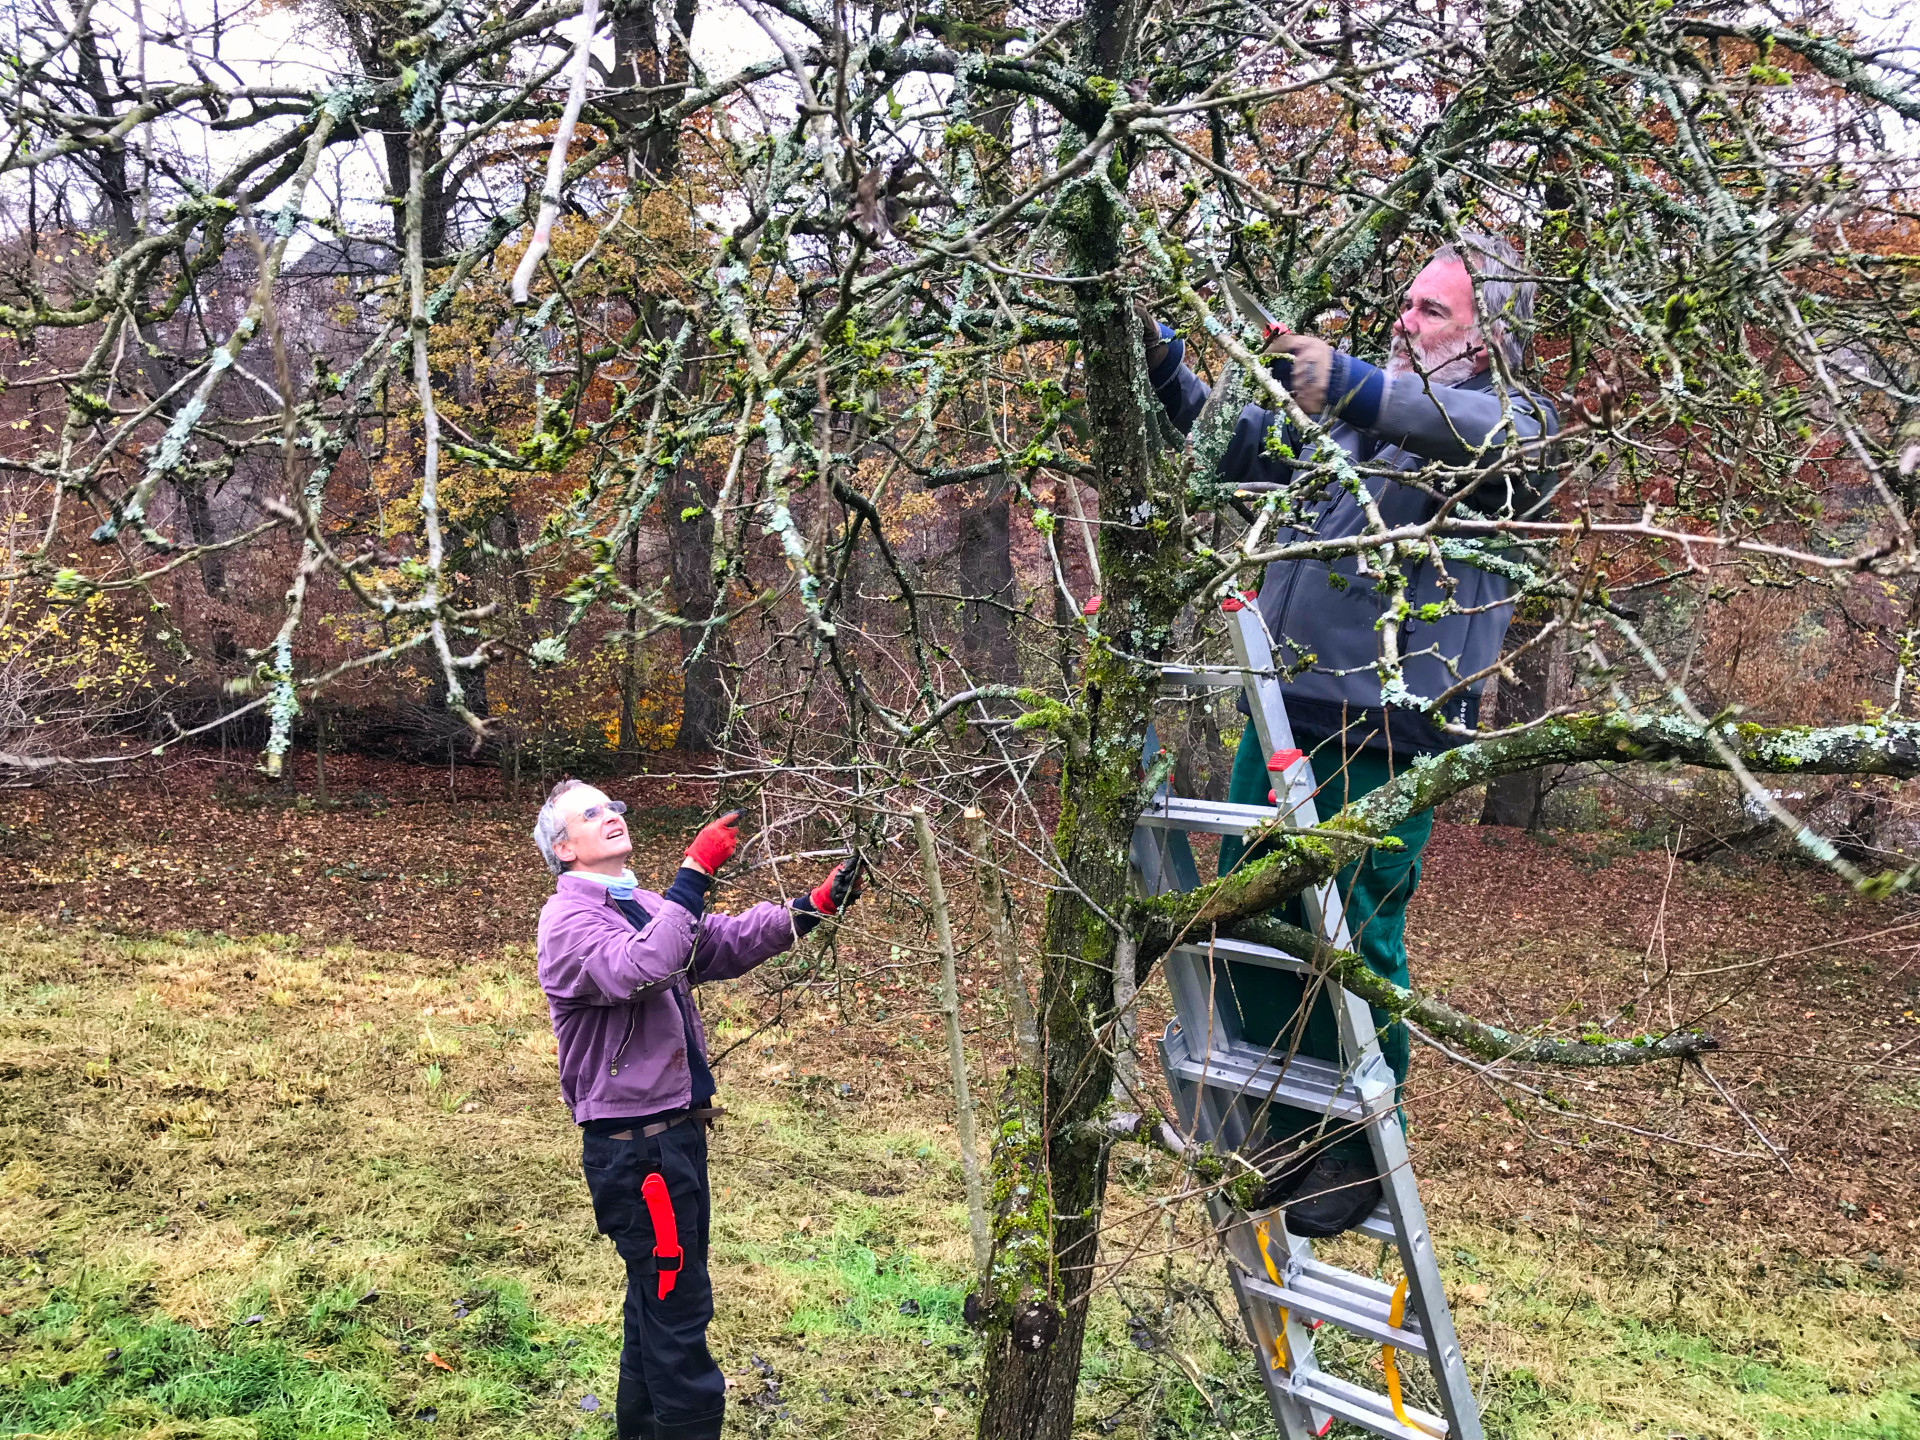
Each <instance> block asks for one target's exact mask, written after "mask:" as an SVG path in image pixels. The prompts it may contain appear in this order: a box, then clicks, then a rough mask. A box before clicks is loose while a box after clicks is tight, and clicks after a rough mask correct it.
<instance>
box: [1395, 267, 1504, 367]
mask: <svg viewBox="0 0 1920 1440" xmlns="http://www.w3.org/2000/svg"><path fill="white" fill-rule="evenodd" d="M1387 368H1388V369H1390V370H1401V371H1406V370H1413V369H1416V368H1417V369H1418V370H1420V372H1421V373H1423V374H1425V375H1427V376H1429V377H1431V378H1433V379H1438V380H1443V381H1444V380H1447V379H1455V378H1457V379H1462V380H1464V379H1465V378H1467V376H1469V375H1477V374H1479V373H1480V372H1481V371H1482V370H1484V369H1486V368H1487V348H1486V345H1485V344H1484V343H1483V342H1482V340H1481V338H1480V325H1479V322H1478V321H1477V320H1476V319H1475V317H1474V313H1473V281H1472V280H1471V279H1470V278H1469V277H1468V275H1467V267H1466V266H1465V265H1462V264H1461V263H1460V262H1459V261H1458V260H1435V261H1432V262H1431V263H1430V264H1428V266H1427V268H1426V269H1424V270H1422V271H1421V272H1420V273H1419V274H1418V275H1416V276H1415V277H1414V280H1413V285H1412V287H1411V288H1410V289H1409V290H1408V291H1407V305H1406V308H1405V309H1404V310H1402V311H1401V312H1400V318H1399V319H1398V320H1397V321H1395V322H1394V326H1393V350H1392V353H1391V354H1390V355H1389V357H1388V359H1387ZM1443 369H1444V370H1445V372H1446V373H1445V374H1444V375H1442V374H1441V373H1439V372H1441V371H1442V370H1443Z"/></svg>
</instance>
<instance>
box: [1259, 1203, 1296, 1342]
mask: <svg viewBox="0 0 1920 1440" xmlns="http://www.w3.org/2000/svg"><path fill="white" fill-rule="evenodd" d="M1253 1233H1254V1235H1255V1237H1256V1238H1257V1239H1258V1240H1259V1242H1260V1258H1261V1259H1262V1260H1263V1261H1265V1262H1266V1266H1267V1278H1268V1279H1270V1280H1272V1281H1273V1288H1274V1289H1276V1290H1284V1289H1286V1288H1287V1287H1286V1283H1285V1282H1284V1281H1282V1280H1281V1278H1280V1271H1279V1269H1278V1268H1277V1267H1276V1266H1275V1265H1274V1263H1273V1256H1272V1255H1271V1254H1269V1253H1268V1251H1267V1222H1266V1221H1264V1220H1262V1221H1261V1222H1260V1223H1259V1224H1258V1225H1256V1226H1255V1227H1254V1232H1253ZM1279 1309H1280V1329H1279V1330H1278V1332H1276V1333H1275V1335H1274V1337H1273V1368H1274V1369H1276V1370H1278V1371H1279V1372H1280V1373H1281V1374H1282V1375H1290V1374H1292V1373H1293V1361H1292V1358H1291V1357H1290V1356H1289V1355H1288V1354H1287V1309H1286V1306H1284V1305H1282V1306H1280V1307H1279Z"/></svg>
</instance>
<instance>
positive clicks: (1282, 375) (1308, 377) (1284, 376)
mask: <svg viewBox="0 0 1920 1440" xmlns="http://www.w3.org/2000/svg"><path fill="white" fill-rule="evenodd" d="M1267 354H1269V355H1273V356H1276V357H1277V356H1285V357H1286V358H1287V360H1288V361H1290V362H1291V363H1288V364H1282V365H1279V366H1277V367H1276V368H1275V370H1274V372H1273V373H1274V375H1275V377H1276V378H1278V380H1279V381H1280V383H1281V384H1282V385H1284V386H1286V387H1287V389H1288V390H1289V391H1291V392H1292V394H1293V398H1294V399H1295V400H1297V401H1299V402H1300V408H1301V409H1302V410H1304V411H1306V412H1307V414H1309V415H1318V414H1319V413H1320V412H1321V411H1322V410H1324V409H1326V408H1327V381H1328V380H1329V379H1330V378H1331V376H1332V373H1333V347H1332V346H1331V345H1329V344H1328V343H1327V342H1326V341H1324V340H1322V339H1321V338H1320V337H1319V336H1317V335H1276V336H1274V337H1273V339H1272V340H1271V341H1270V342H1268V345H1267Z"/></svg>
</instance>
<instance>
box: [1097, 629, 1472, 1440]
mask: <svg viewBox="0 0 1920 1440" xmlns="http://www.w3.org/2000/svg"><path fill="white" fill-rule="evenodd" d="M1222 608H1223V609H1225V610H1226V611H1227V612H1228V621H1229V623H1228V630H1229V633H1230V634H1231V636H1232V638H1233V646H1234V660H1235V665H1234V668H1233V669H1232V670H1211V671H1210V670H1195V669H1188V668H1184V667H1175V666H1170V667H1167V668H1166V669H1165V670H1164V671H1163V674H1162V693H1163V694H1165V695H1184V696H1193V695H1195V694H1203V693H1205V692H1207V691H1209V690H1214V689H1227V688H1233V689H1240V690H1241V691H1242V693H1243V694H1244V695H1245V696H1246V700H1247V708H1248V709H1249V710H1250V711H1251V712H1252V718H1253V723H1254V724H1255V725H1256V726H1257V727H1258V734H1259V738H1260V744H1261V747H1262V749H1263V751H1264V753H1266V754H1267V755H1269V756H1271V757H1273V759H1272V760H1270V761H1269V762H1268V767H1269V773H1270V774H1271V775H1272V779H1273V784H1274V791H1273V793H1274V794H1275V795H1277V796H1278V797H1280V800H1281V804H1280V805H1270V806H1269V805H1233V804H1225V803H1215V802H1209V801H1202V800H1191V799H1184V798H1181V797H1178V796H1175V795H1173V794H1172V793H1170V792H1171V787H1170V786H1168V785H1162V786H1161V787H1160V790H1159V793H1158V794H1157V795H1156V796H1155V798H1154V801H1153V804H1152V805H1151V806H1150V807H1149V808H1148V809H1147V811H1146V812H1145V813H1144V814H1143V815H1142V816H1141V818H1140V823H1139V826H1138V827H1137V828H1136V830H1135V831H1134V837H1133V847H1132V867H1133V875H1134V883H1135V884H1136V885H1137V886H1139V887H1140V889H1141V891H1142V892H1143V893H1145V894H1149V895H1153V894H1163V893H1165V892H1167V891H1169V890H1190V889H1193V888H1195V887H1196V886H1198V885H1199V883H1200V877H1199V874H1198V872H1197V870H1196V867H1195V865H1194V859H1193V852H1192V849H1191V847H1190V845H1189V843H1188V840H1187V836H1188V835H1189V834H1190V833H1194V832H1204V833H1212V834H1217V835H1239V836H1245V835H1247V834H1248V833H1249V832H1251V831H1252V830H1254V829H1256V828H1257V827H1259V826H1262V825H1266V824H1269V823H1271V822H1272V821H1273V820H1274V819H1275V818H1276V817H1277V816H1279V815H1280V814H1281V813H1283V808H1284V812H1285V813H1286V814H1287V816H1288V817H1289V818H1288V822H1287V823H1288V824H1289V825H1290V826H1294V827H1299V828H1306V827H1308V826H1311V825H1314V824H1316V823H1318V814H1317V811H1316V809H1315V806H1314V777H1313V770H1312V767H1311V766H1310V765H1308V764H1307V763H1305V760H1304V757H1302V756H1301V754H1300V751H1299V750H1298V749H1296V748H1295V746H1294V740H1293V731H1292V727H1291V726H1290V725H1289V723H1288V721H1287V712H1286V705H1285V703H1284V701H1283V700H1282V698H1281V689H1280V683H1279V680H1278V678H1277V676H1276V672H1275V669H1274V661H1273V647H1272V643H1271V640H1270V639H1269V637H1268V635H1267V631H1266V626H1265V625H1264V623H1262V621H1261V619H1260V614H1259V610H1258V608H1257V607H1256V606H1254V605H1252V604H1250V603H1246V602H1243V601H1240V600H1238V599H1230V600H1228V601H1226V602H1225V604H1224V605H1223V607H1222ZM1157 748H1158V741H1157V739H1156V738H1155V737H1154V736H1153V735H1152V734H1151V733H1149V736H1148V741H1147V754H1146V757H1145V758H1146V759H1147V761H1148V762H1149V763H1150V762H1151V760H1152V757H1153V754H1154V752H1155V751H1156V750H1157ZM1276 765H1277V766H1278V772H1277V773H1275V767H1276ZM1302 898H1303V900H1304V901H1305V904H1306V911H1307V915H1308V918H1309V920H1310V922H1311V924H1312V926H1313V928H1314V929H1315V931H1316V932H1317V933H1318V934H1320V935H1322V936H1324V937H1326V939H1327V940H1328V941H1329V942H1330V943H1332V944H1333V945H1335V946H1337V947H1339V948H1341V949H1350V948H1352V942H1351V937H1350V936H1349V934H1348V930H1347V923H1346V918H1345V916H1344V915H1343V913H1342V910H1341V902H1340V895H1339V892H1338V890H1337V889H1336V888H1335V886H1334V884H1333V883H1332V882H1331V881H1329V882H1328V883H1326V884H1324V885H1322V886H1319V887H1318V888H1316V889H1314V890H1310V891H1308V892H1307V893H1306V894H1305V895H1304V896H1303V897H1302ZM1229 960H1231V961H1236V962H1240V963H1243V964H1252V965H1259V966H1264V967H1268V968H1271V969H1275V970H1285V971H1291V972H1294V973H1296V974H1300V975H1303V976H1306V977H1309V978H1310V979H1311V978H1313V977H1315V976H1316V974H1317V972H1316V971H1315V970H1314V967H1313V966H1312V965H1310V964H1307V963H1305V962H1303V961H1301V960H1298V959H1296V958H1295V957H1293V956H1291V955H1288V954H1286V953H1284V952H1282V951H1279V950H1275V949H1272V948H1270V947H1268V946H1264V945H1256V944H1252V943H1249V942H1247V941H1241V940H1230V939H1214V940H1212V941H1211V942H1209V941H1207V940H1204V939H1203V940H1201V941H1198V942H1195V943H1189V944H1183V945H1179V946H1176V947H1175V948H1174V949H1173V950H1171V951H1170V952H1169V953H1168V955H1167V957H1166V960H1165V962H1164V963H1165V970H1166V976H1167V982H1168V986H1169V988H1170V990H1171V991H1172V995H1173V1004H1174V1011H1175V1014H1176V1015H1177V1016H1178V1018H1177V1019H1176V1020H1174V1021H1173V1022H1171V1023H1170V1024H1169V1025H1168V1026H1167V1028H1166V1031H1165V1033H1164V1034H1163V1035H1162V1036H1161V1039H1160V1059H1161V1064H1162V1068H1163V1069H1164V1070H1165V1072H1166V1077H1167V1084H1168V1087H1169V1089H1170V1090H1171V1091H1172V1094H1173V1101H1174V1109H1175V1112H1176V1114H1177V1116H1178V1117H1179V1120H1180V1122H1181V1126H1182V1130H1183V1133H1184V1134H1185V1136H1186V1137H1187V1138H1189V1139H1190V1140H1192V1141H1195V1142H1198V1143H1209V1144H1211V1145H1212V1146H1213V1147H1214V1148H1215V1149H1216V1150H1219V1151H1222V1152H1231V1151H1234V1150H1238V1149H1240V1148H1241V1147H1242V1146H1244V1145H1246V1144H1247V1142H1248V1140H1249V1139H1250V1138H1256V1137H1258V1136H1259V1135H1261V1134H1263V1133H1264V1111H1265V1109H1266V1107H1268V1106H1270V1105H1275V1104H1278V1105H1285V1106H1288V1107H1291V1108H1293V1109H1298V1110H1304V1111H1310V1112H1314V1113H1316V1114H1320V1115H1324V1116H1326V1117H1327V1121H1326V1124H1327V1125H1328V1126H1330V1127H1339V1128H1347V1127H1362V1128H1364V1130H1365V1133H1366V1135H1367V1137H1368V1139H1369V1141H1370V1142H1371V1144H1372V1147H1373V1155H1374V1160H1375V1163H1376V1164H1377V1166H1378V1169H1379V1173H1380V1175H1381V1176H1382V1181H1381V1189H1382V1192H1383V1195H1382V1200H1381V1203H1380V1205H1379V1206H1378V1207H1377V1208H1376V1209H1375V1210H1374V1212H1373V1214H1372V1215H1371V1216H1369V1217H1368V1218H1367V1220H1366V1221H1365V1222H1364V1223H1363V1224H1362V1225H1361V1226H1360V1227H1359V1230H1360V1233H1361V1234H1364V1235H1367V1236H1369V1237H1371V1238H1373V1239H1375V1240H1378V1241H1381V1242H1382V1243H1384V1244H1388V1245H1391V1246H1393V1247H1394V1248H1395V1249H1396V1250H1398V1252H1399V1254H1400V1260H1401V1265H1402V1268H1403V1270H1404V1272H1405V1274H1404V1278H1403V1279H1401V1280H1400V1281H1399V1283H1398V1284H1396V1285H1388V1284H1385V1283H1383V1282H1381V1281H1379V1280H1376V1279H1374V1278H1372V1277H1371V1276H1366V1275H1360V1274H1356V1273H1354V1272H1352V1271H1347V1270H1341V1269H1338V1268H1336V1267H1334V1266H1331V1265H1327V1264H1324V1263H1322V1262H1321V1261H1319V1260H1316V1259H1315V1258H1314V1255H1313V1247H1312V1245H1311V1243H1310V1242H1309V1241H1308V1240H1307V1239H1305V1238H1303V1237H1301V1236H1296V1235H1293V1234H1290V1233H1289V1232H1288V1231H1287V1229H1286V1225H1285V1212H1284V1209H1280V1210H1273V1211H1268V1212H1265V1213H1262V1214H1255V1215H1248V1214H1246V1213H1245V1212H1243V1211H1240V1210H1238V1209H1237V1208H1236V1207H1234V1206H1233V1204H1232V1203H1231V1202H1230V1201H1228V1200H1227V1199H1226V1198H1225V1197H1224V1196H1220V1195H1215V1196H1214V1197H1213V1198H1212V1199H1211V1200H1210V1201H1209V1208H1210V1210H1211V1211H1212V1215H1213V1221H1214V1225H1215V1227H1216V1229H1217V1230H1218V1231H1219V1233H1220V1235H1221V1238H1222V1240H1223V1241H1224V1243H1225V1245H1226V1248H1227V1252H1228V1257H1229V1259H1228V1269H1229V1273H1230V1276H1231V1278H1232V1282H1233V1288H1234V1293H1235V1295H1236V1296H1237V1297H1238V1300H1239V1303H1240V1313H1241V1317H1242V1319H1243V1320H1244V1322H1245V1323H1246V1326H1247V1331H1248V1333H1249V1334H1250V1335H1251V1336H1252V1338H1253V1342H1254V1348H1255V1350H1256V1351H1257V1352H1258V1354H1259V1364H1260V1371H1261V1375H1262V1377H1263V1379H1264V1380H1265V1382H1266V1388H1267V1398H1268V1401H1269V1403H1270V1404H1271V1405H1272V1407H1273V1413H1274V1418H1275V1419H1276V1420H1277V1421H1278V1423H1279V1427H1280V1433H1281V1435H1282V1436H1284V1437H1285V1440H1305V1437H1309V1436H1319V1435H1324V1434H1326V1432H1327V1430H1328V1428H1329V1427H1330V1426H1331V1425H1332V1423H1333V1421H1334V1420H1335V1419H1340V1420H1345V1421H1348V1422H1349V1423H1351V1424H1353V1425H1357V1426H1359V1427H1360V1428H1361V1429H1363V1430H1366V1431H1369V1432H1371V1433H1373V1434H1375V1435H1384V1436H1391V1437H1404V1440H1420V1437H1423V1436H1425V1437H1440V1436H1445V1437H1450V1440H1482V1432H1481V1428H1480V1411H1479V1407H1478V1405H1477V1404H1476V1403H1475V1402H1474V1397H1473V1387H1472V1384H1471V1382H1470V1380H1469V1377H1468V1375H1467V1371H1466V1366H1465V1363H1464V1361H1463V1359H1462V1357H1461V1354H1460V1343H1459V1341H1458V1339H1457V1338H1456V1337H1455V1335H1454V1331H1453V1317H1452V1315H1451V1314H1450V1313H1449V1312H1448V1309H1447V1302H1446V1296H1445V1294H1444V1293H1443V1291H1442V1288H1441V1283H1440V1270H1439V1267H1438V1265H1437V1264H1436V1263H1435V1258H1434V1253H1433V1241H1432V1238H1431V1236H1430V1235H1429V1234H1428V1231H1427V1220H1426V1212H1425V1211H1424V1209H1423V1208H1422V1207H1421V1204H1420V1192H1419V1189H1418V1187H1417V1186H1416V1185H1415V1183H1414V1178H1413V1171H1412V1169H1411V1167H1410V1165H1409V1164H1408V1160H1407V1145H1406V1137H1405V1135H1404V1133H1403V1132H1402V1130H1401V1126H1400V1114H1399V1108H1398V1106H1397V1104H1396V1100H1395V1095H1394V1079H1393V1071H1392V1069H1391V1068H1390V1067H1389V1066H1388V1064H1387V1062H1386V1057H1385V1056H1383V1055H1382V1054H1381V1052H1380V1044H1379V1039H1378V1037H1377V1035H1376V1033H1375V1030H1374V1024H1373V1015H1372V1012H1371V1010H1370V1009H1369V1008H1368V1006H1367V1004H1366V1002H1365V1001H1363V1000H1361V999H1360V998H1359V997H1358V996H1356V995H1354V994H1352V993H1350V992H1349V991H1347V990H1345V989H1344V988H1341V987H1338V986H1335V987H1334V989H1333V993H1332V995H1331V997H1330V998H1331V1000H1332V1002H1333V1008H1334V1014H1335V1018H1336V1020H1337V1022H1338V1026H1339V1032H1340V1046H1341V1050H1342V1052H1343V1054H1344V1056H1345V1057H1346V1060H1345V1064H1344V1065H1343V1066H1342V1065H1332V1064H1329V1063H1327V1062H1326V1061H1322V1060H1315V1059H1312V1058H1309V1057H1307V1056H1301V1055H1293V1056H1288V1055H1285V1054H1275V1053H1274V1052H1273V1051H1271V1050H1269V1049H1268V1048H1267V1047H1263V1046H1259V1045H1255V1044H1252V1043H1250V1042H1248V1041H1246V1040H1244V1039H1243V1038H1241V1037H1240V1036H1239V1035H1238V1034H1237V1033H1236V1021H1237V1015H1236V1013H1235V1011H1234V1008H1233V1007H1231V1006H1227V1007H1221V1006H1217V1005H1216V1004H1215V1003H1214V996H1215V984H1214V972H1215V970H1216V969H1217V967H1218V966H1219V965H1221V964H1222V963H1223V962H1225V961H1229ZM1320 1324H1329V1325H1336V1326H1339V1327H1340V1328H1342V1329H1344V1330H1347V1331H1349V1332H1350V1333H1352V1334H1354V1335H1357V1336H1359V1337H1361V1338H1362V1339H1364V1340H1367V1341H1371V1342H1373V1343H1375V1344H1378V1345H1380V1346H1381V1347H1382V1349H1381V1359H1382V1367H1383V1369H1384V1371H1385V1374H1386V1382H1387V1390H1386V1393H1385V1394H1382V1393H1380V1392H1378V1391H1375V1390H1370V1389H1368V1388H1366V1387H1365V1386H1362V1385H1356V1384H1353V1383H1351V1382H1349V1381H1347V1380H1343V1379H1340V1378H1339V1377H1337V1376H1334V1375H1331V1374H1328V1373H1326V1372H1324V1371H1322V1370H1321V1369H1320V1368H1319V1366H1318V1365H1317V1364H1316V1363H1315V1360H1314V1353H1313V1330H1314V1329H1315V1328H1317V1327H1318V1326H1319V1325H1320ZM1407 1355H1411V1356H1417V1357H1419V1358H1421V1359H1424V1360H1425V1361H1426V1362H1427V1363H1428V1364H1429V1365H1430V1366H1431V1367H1432V1371H1433V1376H1434V1379H1435V1381H1436V1382H1437V1384H1438V1388H1439V1391H1440V1404H1441V1409H1442V1410H1443V1412H1444V1414H1443V1415H1432V1414H1429V1413H1427V1412H1426V1411H1423V1410H1418V1409H1415V1408H1414V1407H1413V1406H1411V1405H1409V1404H1407V1403H1406V1402H1405V1400H1404V1398H1403V1397H1402V1394H1401V1384H1400V1375H1399V1357H1401V1356H1407Z"/></svg>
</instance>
